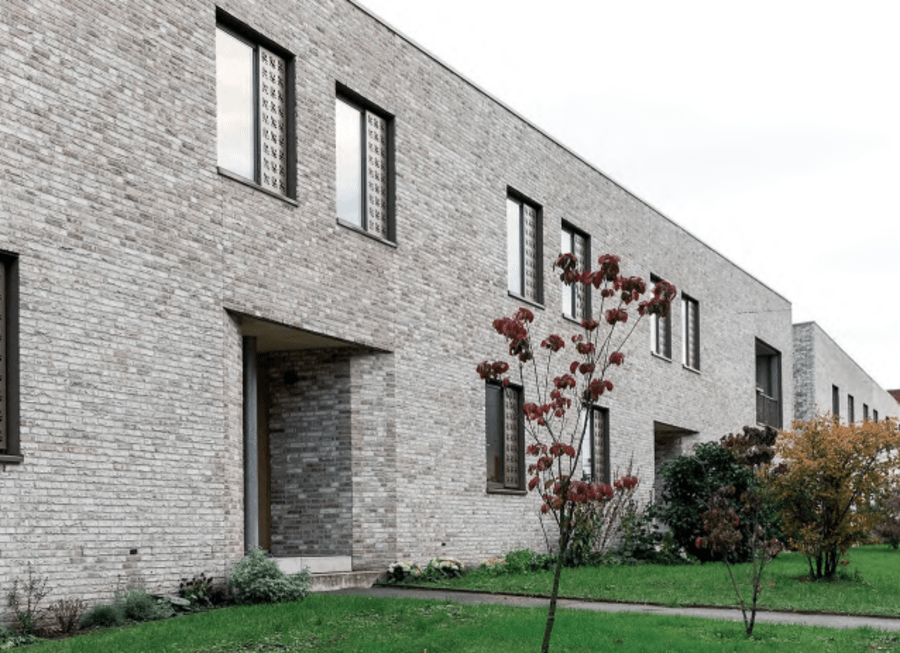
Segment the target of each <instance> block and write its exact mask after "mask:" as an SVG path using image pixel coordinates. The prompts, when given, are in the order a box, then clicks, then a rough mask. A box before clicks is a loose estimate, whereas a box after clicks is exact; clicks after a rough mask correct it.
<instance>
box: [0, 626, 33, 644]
mask: <svg viewBox="0 0 900 653" xmlns="http://www.w3.org/2000/svg"><path fill="white" fill-rule="evenodd" d="M38 641H40V639H39V638H38V637H37V636H35V635H32V634H31V633H24V634H23V633H19V632H16V631H15V630H13V629H12V628H8V627H6V626H4V625H3V624H0V651H5V650H7V649H11V648H16V647H17V646H25V645H27V644H34V643H36V642H38Z"/></svg>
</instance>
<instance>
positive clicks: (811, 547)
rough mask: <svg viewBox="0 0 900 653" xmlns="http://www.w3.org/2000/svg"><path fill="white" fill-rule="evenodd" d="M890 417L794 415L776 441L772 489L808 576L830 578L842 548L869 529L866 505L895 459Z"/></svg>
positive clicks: (898, 437)
mask: <svg viewBox="0 0 900 653" xmlns="http://www.w3.org/2000/svg"><path fill="white" fill-rule="evenodd" d="M898 447H900V430H898V426H897V422H896V420H890V419H886V420H882V421H879V422H872V421H864V422H857V423H855V424H850V425H847V424H841V423H840V422H839V421H838V420H836V419H835V418H834V417H832V416H831V415H818V416H816V417H815V418H814V419H812V420H810V421H808V422H794V424H793V426H792V429H791V430H790V431H785V432H783V433H782V434H781V436H780V437H779V439H778V443H777V445H776V453H777V455H778V457H779V458H780V461H781V462H780V464H779V465H778V466H777V467H776V468H775V470H773V471H774V474H772V476H771V484H772V485H771V490H772V496H773V498H774V499H775V501H776V502H777V503H778V504H779V506H780V513H781V518H782V527H783V530H784V533H785V535H786V536H787V538H788V539H789V542H790V544H791V546H793V547H794V548H796V549H797V550H799V551H800V552H801V553H803V555H805V556H806V558H807V560H808V562H809V573H810V576H811V577H812V578H814V579H819V578H831V577H833V576H834V574H835V572H836V571H837V567H838V564H839V563H840V562H841V559H842V558H843V556H844V554H845V553H846V552H847V551H848V550H849V549H850V547H851V546H853V545H854V544H855V543H857V542H859V541H862V540H864V539H865V537H866V536H867V535H868V534H869V533H871V531H872V528H873V527H874V526H875V524H876V523H877V520H878V515H877V513H876V512H874V511H873V510H871V506H872V505H873V504H874V502H875V501H876V499H877V498H878V496H879V494H880V492H881V491H882V489H883V488H884V486H885V484H886V482H887V479H888V478H889V476H890V474H891V472H892V470H894V469H896V467H897V462H898Z"/></svg>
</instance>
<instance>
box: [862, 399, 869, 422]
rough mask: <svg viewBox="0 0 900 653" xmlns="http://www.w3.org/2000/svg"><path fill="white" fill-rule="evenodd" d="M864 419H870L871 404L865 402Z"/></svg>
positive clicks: (866, 420) (865, 420)
mask: <svg viewBox="0 0 900 653" xmlns="http://www.w3.org/2000/svg"><path fill="white" fill-rule="evenodd" d="M863 421H864V422H868V421H869V404H867V403H863Z"/></svg>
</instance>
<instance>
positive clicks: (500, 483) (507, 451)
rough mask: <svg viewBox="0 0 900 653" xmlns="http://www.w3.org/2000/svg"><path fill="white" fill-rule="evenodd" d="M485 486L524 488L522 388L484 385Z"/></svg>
mask: <svg viewBox="0 0 900 653" xmlns="http://www.w3.org/2000/svg"><path fill="white" fill-rule="evenodd" d="M485 435H486V445H487V487H488V490H489V491H490V490H504V489H505V490H524V489H525V422H524V415H523V414H522V389H521V388H518V387H515V386H505V387H504V386H502V385H500V384H497V383H488V384H486V386H485Z"/></svg>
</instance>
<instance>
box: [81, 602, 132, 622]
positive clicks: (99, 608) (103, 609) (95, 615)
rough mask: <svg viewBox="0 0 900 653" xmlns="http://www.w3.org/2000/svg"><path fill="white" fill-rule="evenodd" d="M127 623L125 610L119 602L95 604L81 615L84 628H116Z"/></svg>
mask: <svg viewBox="0 0 900 653" xmlns="http://www.w3.org/2000/svg"><path fill="white" fill-rule="evenodd" d="M124 624H125V612H124V610H123V609H122V606H121V605H119V604H113V605H109V604H106V603H103V604H101V605H95V606H94V607H93V608H91V609H90V610H88V611H87V612H85V613H84V615H83V616H82V617H81V627H82V628H115V627H116V626H122V625H124Z"/></svg>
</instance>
